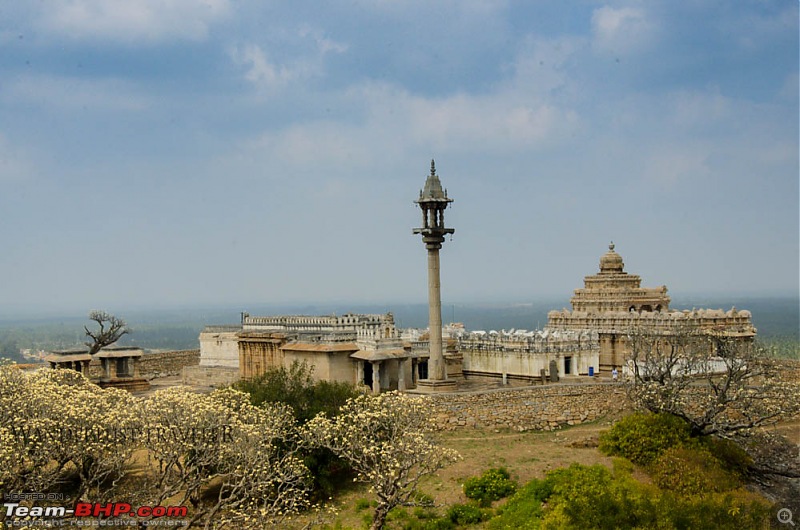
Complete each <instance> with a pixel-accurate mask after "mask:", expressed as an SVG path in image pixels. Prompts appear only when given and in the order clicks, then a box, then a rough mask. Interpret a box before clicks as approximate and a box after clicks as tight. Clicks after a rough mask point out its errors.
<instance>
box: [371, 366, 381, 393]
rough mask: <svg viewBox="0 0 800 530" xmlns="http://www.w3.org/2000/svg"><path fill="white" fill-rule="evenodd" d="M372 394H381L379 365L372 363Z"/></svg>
mask: <svg viewBox="0 0 800 530" xmlns="http://www.w3.org/2000/svg"><path fill="white" fill-rule="evenodd" d="M372 393H373V394H380V393H381V363H379V362H374V363H372Z"/></svg>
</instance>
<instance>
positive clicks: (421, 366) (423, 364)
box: [417, 361, 428, 379]
mask: <svg viewBox="0 0 800 530" xmlns="http://www.w3.org/2000/svg"><path fill="white" fill-rule="evenodd" d="M417 369H418V370H419V378H420V379H427V378H428V361H419V362H418V363H417Z"/></svg>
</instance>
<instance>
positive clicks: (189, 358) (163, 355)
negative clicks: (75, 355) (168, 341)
mask: <svg viewBox="0 0 800 530" xmlns="http://www.w3.org/2000/svg"><path fill="white" fill-rule="evenodd" d="M199 363H200V350H178V351H165V352H158V353H145V354H144V355H142V357H141V358H140V359H139V375H140V376H141V377H144V378H146V379H153V378H155V377H168V376H176V375H181V370H182V369H183V367H184V366H195V365H197V364H199ZM101 375H102V369H101V368H100V360H99V359H92V362H91V363H89V377H92V378H94V377H100V376H101Z"/></svg>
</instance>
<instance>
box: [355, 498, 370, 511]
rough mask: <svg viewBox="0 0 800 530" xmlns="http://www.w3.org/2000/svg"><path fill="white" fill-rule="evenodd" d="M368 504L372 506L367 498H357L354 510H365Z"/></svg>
mask: <svg viewBox="0 0 800 530" xmlns="http://www.w3.org/2000/svg"><path fill="white" fill-rule="evenodd" d="M370 506H372V503H371V502H370V501H369V499H358V500H357V501H356V511H357V512H360V511H362V510H366V509H367V508H369V507H370Z"/></svg>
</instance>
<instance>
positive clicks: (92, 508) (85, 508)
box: [3, 502, 188, 519]
mask: <svg viewBox="0 0 800 530" xmlns="http://www.w3.org/2000/svg"><path fill="white" fill-rule="evenodd" d="M3 506H4V507H5V515H6V517H7V518H15V519H17V518H55V519H60V518H65V517H75V518H79V517H106V518H108V517H123V516H126V517H154V518H158V517H186V515H187V514H188V508H187V507H186V506H160V505H159V506H139V507H137V508H135V509H134V507H133V506H132V505H131V504H129V503H127V502H111V503H107V504H101V503H90V502H79V503H77V504H76V505H75V508H74V509H73V508H65V507H64V506H31V507H28V506H20V504H19V503H18V502H6V503H4V504H3Z"/></svg>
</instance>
